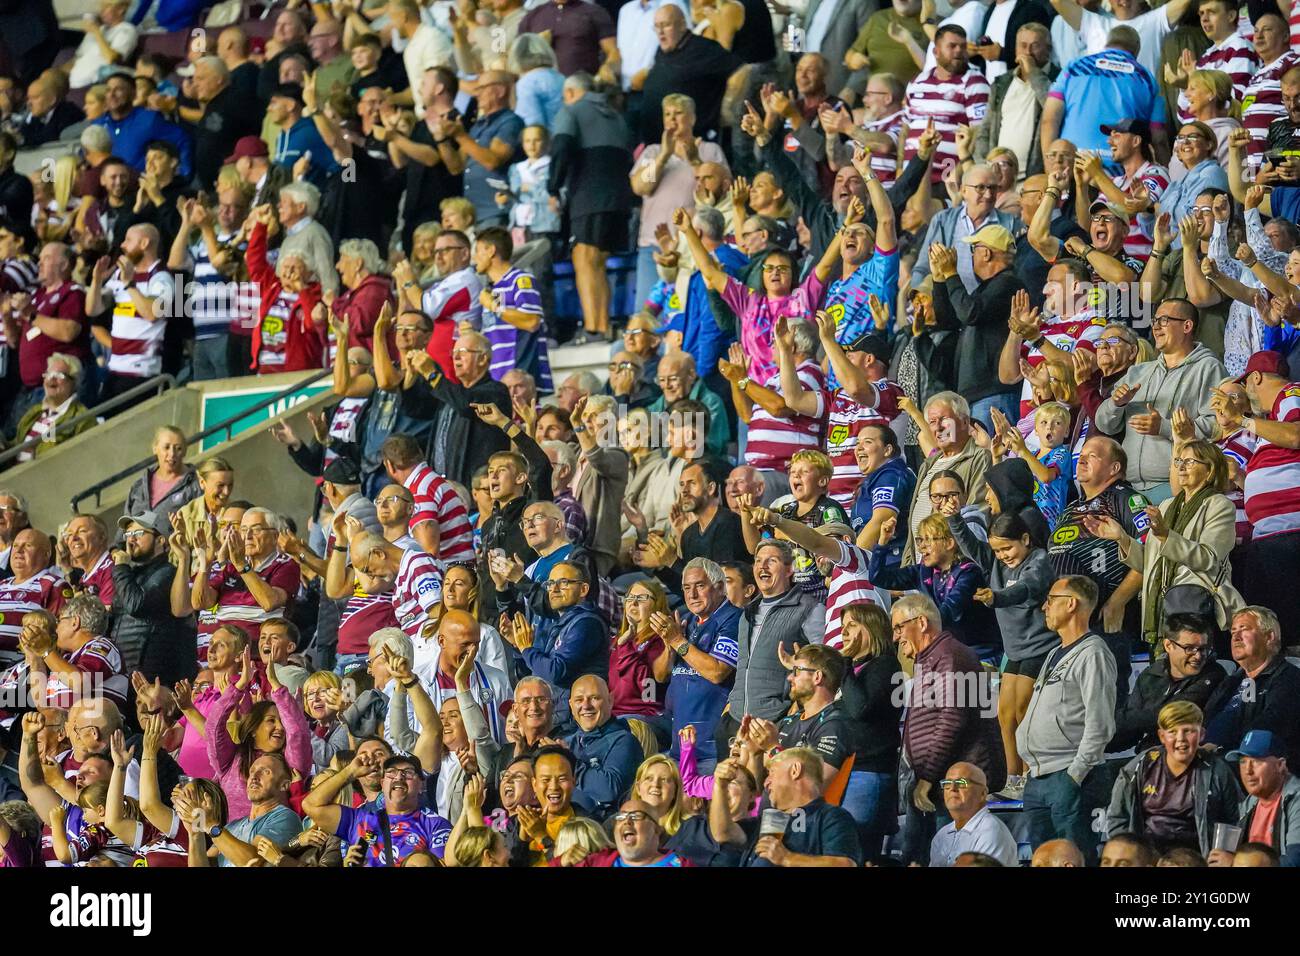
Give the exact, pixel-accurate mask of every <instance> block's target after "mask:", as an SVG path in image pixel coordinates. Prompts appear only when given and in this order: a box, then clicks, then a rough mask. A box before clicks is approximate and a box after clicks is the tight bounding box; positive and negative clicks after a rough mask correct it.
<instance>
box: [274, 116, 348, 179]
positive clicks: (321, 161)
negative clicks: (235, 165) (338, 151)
mask: <svg viewBox="0 0 1300 956" xmlns="http://www.w3.org/2000/svg"><path fill="white" fill-rule="evenodd" d="M303 153H311V165H309V166H308V167H307V181H308V182H309V183H311V184H312V185H313V186H315V187H316V188H317V189H324V188H325V180H326V178H327V177H328V176H329V174H330V173H332V172H334V170H336V169H338V168H339V164H338V163H337V162H335V160H334V151H333V150H331V149H330V148H329V147H328V146H326V145H325V140H323V139H321V135H320V130H318V129H317V128H316V123H315V121H313V120H312V119H311V118H310V117H308V116H304V117H303V118H302V119H300V120H298V122H296V123H294V124H293V126H291V127H289V128H288V129H287V130H281V131H280V134H279V135H278V136H276V138H275V155H274V156H272V157H271V158H272V160H274V161H275V162H277V163H279V164H280V165H281V166H284V167H286V168H288V169H292V168H293V164H294V163H296V162H298V160H299V159H301V158H302V154H303Z"/></svg>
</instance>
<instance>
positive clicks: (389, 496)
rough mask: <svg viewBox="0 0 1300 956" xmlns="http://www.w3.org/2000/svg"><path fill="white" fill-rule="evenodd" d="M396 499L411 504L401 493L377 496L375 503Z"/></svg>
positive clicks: (387, 502) (379, 503) (382, 503)
mask: <svg viewBox="0 0 1300 956" xmlns="http://www.w3.org/2000/svg"><path fill="white" fill-rule="evenodd" d="M474 490H475V491H485V490H486V489H479V488H476V489H474ZM394 501H401V502H405V503H407V504H410V502H407V501H406V499H405V498H403V497H402V496H401V495H384V496H383V497H382V498H376V499H375V504H376V505H386V504H391V503H392V502H394Z"/></svg>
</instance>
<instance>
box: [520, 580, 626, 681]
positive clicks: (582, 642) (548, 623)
mask: <svg viewBox="0 0 1300 956" xmlns="http://www.w3.org/2000/svg"><path fill="white" fill-rule="evenodd" d="M536 627H537V631H536V632H535V633H534V635H533V646H532V647H530V648H528V650H526V651H524V652H523V656H524V664H525V665H526V666H527V667H528V670H529V671H530V672H531V673H533V674H535V675H536V676H538V677H540V678H542V680H544V681H546V682H547V683H549V684H550V685H551V686H553V687H559V688H564V689H566V690H567V689H568V688H569V687H571V686H572V685H573V682H574V681H575V680H577V679H578V678H579V677H582V676H583V675H584V674H596V675H598V676H600V677H602V678H604V677H607V676H608V675H609V628H608V627H606V625H605V621H604V619H603V618H602V617H601V616H600V613H599V612H598V611H597V610H596V608H595V606H594V605H592V604H588V603H586V602H583V603H582V604H575V605H573V606H572V607H567V608H565V609H564V611H563V612H562V613H561V614H560V615H559V617H543V618H540V619H538V621H537V624H536Z"/></svg>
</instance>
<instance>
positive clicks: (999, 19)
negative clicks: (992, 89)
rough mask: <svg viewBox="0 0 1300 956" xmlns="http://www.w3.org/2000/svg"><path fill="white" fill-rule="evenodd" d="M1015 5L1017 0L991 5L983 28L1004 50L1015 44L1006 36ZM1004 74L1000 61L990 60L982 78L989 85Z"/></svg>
mask: <svg viewBox="0 0 1300 956" xmlns="http://www.w3.org/2000/svg"><path fill="white" fill-rule="evenodd" d="M1016 3H1017V0H1003V2H1002V3H995V4H993V13H992V14H991V15H990V16H989V23H988V26H987V27H985V28H984V33H985V34H987V35H988V38H989V39H990V40H992V41H993V42H994V43H996V44H997V45H998V46H1000V47H1003V48H1004V49H1005V48H1006V46H1007V44H1008V43H1010V44H1011V45H1013V46H1014V45H1015V42H1016V38H1015V37H1009V36H1007V24H1008V23H1010V22H1011V13H1012V11H1014V10H1015V9H1016ZM978 39H979V37H971V40H978ZM1005 72H1007V65H1006V64H1005V63H1003V62H1002V61H1001V60H992V61H990V62H988V63H985V64H984V76H985V77H986V78H987V79H988V81H989V82H990V83H992V82H993V81H994V80H996V79H997V78H998V77H999V76H1001V75H1002V74H1003V73H1005ZM1029 115H1030V116H1033V115H1034V114H1032V113H1030V114H1029Z"/></svg>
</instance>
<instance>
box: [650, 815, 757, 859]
mask: <svg viewBox="0 0 1300 956" xmlns="http://www.w3.org/2000/svg"><path fill="white" fill-rule="evenodd" d="M737 825H738V826H739V827H740V828H741V829H742V830H744V831H745V837H746V838H749V837H750V836H751V835H752V834H753V833H754V832H756V831H757V830H758V820H757V819H756V818H754V817H750V818H747V819H744V820H741V821H740V822H739V823H738V824H737ZM664 849H665V850H671V851H672V852H674V853H676V854H677V855H678V856H680V857H681V858H682V859H684V860H689V861H690V862H691V863H694V864H695V865H696V866H735V865H736V864H737V862H738V861H739V859H740V853H741V848H740V847H739V846H734V845H731V844H728V845H725V846H723V845H720V844H719V843H718V841H717V840H715V839H713V834H712V833H710V832H709V815H708V813H707V812H705V813H697V814H696V815H695V816H693V817H687V818H686V819H685V820H683V821H682V825H681V828H680V829H679V830H678V831H677V832H676V833H674V834H673V835H672V836H670V837H669V838H668V839H667V840H666V841H665V842H664Z"/></svg>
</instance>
